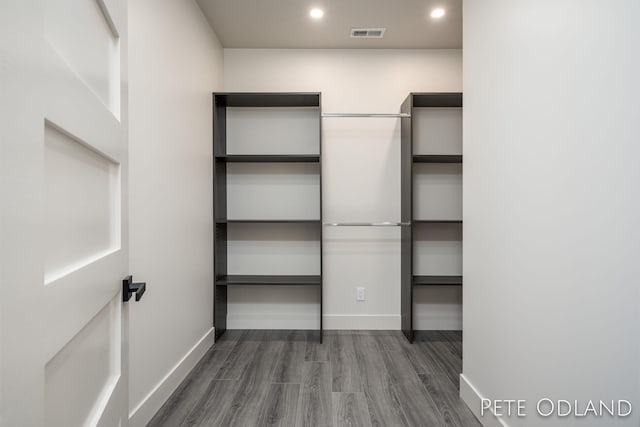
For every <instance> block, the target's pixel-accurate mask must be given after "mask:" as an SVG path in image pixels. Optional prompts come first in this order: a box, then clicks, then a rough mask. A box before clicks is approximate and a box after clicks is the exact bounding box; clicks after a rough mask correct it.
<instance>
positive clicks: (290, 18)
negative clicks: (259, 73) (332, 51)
mask: <svg viewBox="0 0 640 427" xmlns="http://www.w3.org/2000/svg"><path fill="white" fill-rule="evenodd" d="M197 2H198V4H199V5H200V7H201V8H202V11H203V12H204V14H205V16H206V17H207V19H208V20H209V23H210V24H211V26H212V27H213V29H214V31H215V33H216V34H217V35H218V38H219V39H220V42H221V43H222V45H223V46H224V47H226V48H338V49H344V48H364V49H407V48H412V49H459V48H462V0H197ZM313 7H319V8H321V9H323V10H324V17H323V18H321V19H319V20H314V19H312V18H311V17H309V10H311V9H312V8H313ZM435 7H443V8H444V9H445V10H446V15H445V16H444V17H443V18H440V19H438V20H436V19H433V18H431V16H430V13H431V10H432V9H433V8H435ZM351 27H386V28H387V31H386V33H385V35H384V38H383V39H352V38H351V37H350V30H351Z"/></svg>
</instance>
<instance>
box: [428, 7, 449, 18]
mask: <svg viewBox="0 0 640 427" xmlns="http://www.w3.org/2000/svg"><path fill="white" fill-rule="evenodd" d="M445 13H446V12H445V11H444V9H443V8H441V7H437V8H435V9H433V10H432V11H431V17H432V18H436V19H438V18H442V17H443V16H444V14H445Z"/></svg>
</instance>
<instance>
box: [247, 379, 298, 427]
mask: <svg viewBox="0 0 640 427" xmlns="http://www.w3.org/2000/svg"><path fill="white" fill-rule="evenodd" d="M300 388H301V386H300V384H271V385H270V386H269V391H268V393H267V396H266V398H265V400H264V403H263V404H262V407H261V409H260V414H259V416H258V424H257V425H259V426H280V427H291V426H294V425H295V424H296V417H297V414H298V401H299V398H300Z"/></svg>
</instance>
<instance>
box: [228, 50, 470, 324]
mask: <svg viewBox="0 0 640 427" xmlns="http://www.w3.org/2000/svg"><path fill="white" fill-rule="evenodd" d="M461 70H462V63H461V51H459V50H440V51H438V50H431V51H427V50H295V49H289V50H252V49H225V51H224V73H225V74H224V75H225V82H224V88H225V90H226V91H283V92H294V91H308V92H311V91H313V92H316V91H320V92H322V108H323V112H356V113H363V112H378V113H389V112H399V109H400V104H401V103H402V101H403V100H404V99H405V97H406V96H407V95H408V94H409V93H410V92H420V91H425V92H426V91H460V90H461V88H462V76H461ZM322 149H323V168H324V169H323V203H324V212H323V219H324V220H325V221H399V220H400V170H399V168H400V127H399V120H397V119H324V121H323V147H322ZM399 237H400V234H399V230H398V229H381V228H377V229H376V228H366V229H363V228H328V227H325V235H324V238H325V239H324V271H323V272H324V311H325V313H324V319H325V324H324V326H325V328H328V329H350V328H359V329H400V240H399ZM357 286H364V287H366V298H367V300H366V301H364V302H356V301H355V289H356V287H357ZM460 299H461V295H460V291H459V290H456V289H430V290H428V289H424V290H422V289H421V290H419V291H418V292H416V320H417V327H418V328H420V329H460V327H461V323H462V321H461V306H460ZM265 301H268V302H265ZM317 301H318V297H317V293H316V291H315V290H313V289H296V290H292V289H291V288H287V289H281V290H275V289H273V288H270V289H269V290H262V289H248V288H247V289H245V287H243V288H242V289H236V288H231V289H229V314H228V316H229V317H228V322H229V323H228V325H229V327H230V328H317V327H318V320H317V319H318V307H317V305H316V303H317Z"/></svg>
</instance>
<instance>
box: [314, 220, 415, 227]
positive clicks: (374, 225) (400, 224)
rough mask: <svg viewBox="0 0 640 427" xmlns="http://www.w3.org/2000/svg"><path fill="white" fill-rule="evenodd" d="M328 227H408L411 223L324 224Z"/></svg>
mask: <svg viewBox="0 0 640 427" xmlns="http://www.w3.org/2000/svg"><path fill="white" fill-rule="evenodd" d="M322 225H326V226H328V227H407V226H409V225H411V223H410V222H390V221H384V222H323V223H322Z"/></svg>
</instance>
